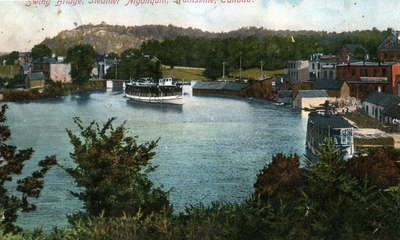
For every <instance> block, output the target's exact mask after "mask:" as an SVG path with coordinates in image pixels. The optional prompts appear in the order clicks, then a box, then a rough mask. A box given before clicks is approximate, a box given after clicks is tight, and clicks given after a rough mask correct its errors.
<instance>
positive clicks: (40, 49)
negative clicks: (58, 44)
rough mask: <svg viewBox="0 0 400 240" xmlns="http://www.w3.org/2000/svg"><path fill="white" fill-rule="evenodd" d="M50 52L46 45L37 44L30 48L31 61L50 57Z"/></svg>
mask: <svg viewBox="0 0 400 240" xmlns="http://www.w3.org/2000/svg"><path fill="white" fill-rule="evenodd" d="M51 55H52V51H51V49H50V48H49V47H48V46H47V45H46V44H43V43H41V44H38V45H35V46H34V47H33V48H32V59H33V60H36V59H40V58H43V57H51Z"/></svg>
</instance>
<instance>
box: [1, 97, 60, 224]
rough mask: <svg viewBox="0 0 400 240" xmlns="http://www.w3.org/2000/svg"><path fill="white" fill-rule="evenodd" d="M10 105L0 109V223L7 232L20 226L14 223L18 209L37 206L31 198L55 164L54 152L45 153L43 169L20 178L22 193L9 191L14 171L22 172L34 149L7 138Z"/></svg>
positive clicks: (9, 133) (41, 163)
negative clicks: (19, 145) (20, 148)
mask: <svg viewBox="0 0 400 240" xmlns="http://www.w3.org/2000/svg"><path fill="white" fill-rule="evenodd" d="M6 109H7V105H3V106H2V107H1V111H0V210H1V212H2V216H1V218H2V219H1V220H0V221H1V222H0V227H1V228H3V229H4V231H6V232H14V231H18V230H20V229H19V228H18V227H17V226H15V225H14V223H15V221H16V219H17V212H18V211H23V212H30V211H33V210H35V205H34V204H32V203H30V202H29V201H28V199H29V198H38V197H39V195H40V192H41V190H42V189H43V184H44V182H43V178H44V176H45V174H46V173H47V171H48V170H49V169H50V168H51V167H52V166H53V165H55V164H56V158H55V156H51V157H46V158H45V159H44V160H42V161H40V162H39V163H38V165H39V167H40V169H39V170H37V171H35V172H33V173H32V174H31V175H30V176H27V177H24V178H22V179H20V180H18V181H17V188H16V190H17V191H18V192H20V193H21V194H20V195H13V194H10V193H9V192H8V191H7V188H6V187H5V184H6V182H12V181H13V176H14V175H20V174H21V172H22V169H23V168H24V165H25V162H26V161H28V160H30V158H31V156H32V153H33V150H32V149H31V148H29V149H24V150H17V148H16V147H15V146H12V145H8V144H7V143H6V142H7V140H8V139H10V137H11V132H10V129H9V127H8V126H6V125H5V122H6V120H7V119H6Z"/></svg>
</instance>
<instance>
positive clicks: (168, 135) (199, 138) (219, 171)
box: [7, 88, 306, 229]
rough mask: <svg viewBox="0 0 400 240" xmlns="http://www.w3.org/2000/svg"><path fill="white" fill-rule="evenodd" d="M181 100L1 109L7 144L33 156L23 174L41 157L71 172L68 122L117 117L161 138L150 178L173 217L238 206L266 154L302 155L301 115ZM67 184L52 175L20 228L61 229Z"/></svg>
mask: <svg viewBox="0 0 400 240" xmlns="http://www.w3.org/2000/svg"><path fill="white" fill-rule="evenodd" d="M185 91H187V92H188V94H186V95H185V96H184V102H185V103H184V105H183V106H173V105H153V104H143V103H137V102H132V101H131V100H128V99H126V98H124V97H123V95H122V93H120V92H106V91H96V92H86V93H79V94H73V95H70V96H66V97H62V98H60V99H55V100H40V101H32V102H27V103H8V104H9V107H10V108H9V110H8V112H7V116H8V124H9V125H10V128H11V130H12V140H11V141H10V143H12V144H15V145H17V146H18V147H19V148H20V149H22V148H28V147H32V148H33V149H34V150H35V153H34V155H33V157H32V161H30V162H29V163H27V165H26V168H25V171H24V173H25V174H26V173H27V172H30V171H32V170H34V169H35V166H36V163H37V162H38V161H39V160H41V159H43V158H44V156H46V155H53V154H55V155H57V158H58V161H59V162H60V163H61V164H62V165H64V166H67V167H68V166H72V164H73V163H72V161H71V160H70V159H69V152H71V150H72V145H71V144H70V143H69V139H68V136H67V134H66V131H65V129H66V128H68V129H73V130H74V131H76V132H77V128H76V126H74V124H73V120H72V118H73V117H74V116H79V117H81V119H82V120H84V121H85V122H86V123H88V122H89V121H91V120H93V119H96V120H99V121H103V122H104V121H106V120H107V119H108V118H110V117H117V120H116V123H117V124H118V123H122V122H123V121H125V120H126V121H127V123H126V126H127V127H128V128H129V129H130V134H131V135H137V136H139V141H147V140H152V139H157V138H159V137H160V138H161V139H160V142H159V145H158V147H157V148H156V152H157V155H156V157H155V159H154V161H153V162H154V164H156V165H158V166H159V167H158V168H157V170H156V171H155V172H154V173H152V174H151V179H152V180H153V181H154V182H155V184H156V185H163V187H164V189H166V190H168V189H171V193H170V200H171V202H172V203H173V205H174V209H175V211H182V210H183V209H184V207H185V206H187V205H189V204H196V203H199V202H203V203H205V204H209V203H211V202H213V201H229V202H239V201H243V200H244V199H246V197H247V196H248V195H249V194H251V193H252V192H253V184H254V182H255V179H256V174H257V173H258V172H259V170H260V169H261V168H262V167H263V166H264V165H265V164H266V163H267V162H269V161H270V160H271V156H272V155H273V154H276V153H279V152H285V153H297V154H303V153H304V145H305V132H306V117H304V116H302V115H301V114H300V113H299V112H296V111H294V110H293V109H291V108H290V107H284V106H275V105H273V104H272V103H270V102H267V101H248V100H247V99H243V98H231V97H217V96H212V97H211V96H191V94H190V90H189V88H186V90H185ZM74 189H75V185H74V181H73V179H71V177H70V176H69V175H68V174H67V173H65V172H64V170H63V169H61V168H59V167H55V168H53V169H51V170H50V171H49V173H48V175H47V176H46V178H45V188H44V190H43V192H42V195H41V197H40V198H39V199H38V200H35V201H34V202H35V203H36V204H37V207H38V209H37V211H35V212H31V213H24V214H21V215H20V217H19V218H18V224H19V225H20V226H22V227H23V228H25V229H33V228H34V227H40V226H43V227H44V228H45V229H48V228H50V227H52V226H65V225H66V224H67V219H66V215H67V214H71V213H74V212H76V211H79V210H80V209H81V207H82V204H81V202H79V201H78V200H76V199H74V197H72V196H71V195H70V194H69V192H68V191H69V190H74Z"/></svg>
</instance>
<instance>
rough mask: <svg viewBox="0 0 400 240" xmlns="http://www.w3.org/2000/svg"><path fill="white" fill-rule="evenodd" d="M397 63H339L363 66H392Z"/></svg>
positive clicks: (339, 65)
mask: <svg viewBox="0 0 400 240" xmlns="http://www.w3.org/2000/svg"><path fill="white" fill-rule="evenodd" d="M395 64H399V63H398V62H363V61H360V62H350V63H342V64H338V65H337V66H338V67H347V66H350V67H363V66H367V67H378V66H392V65H395Z"/></svg>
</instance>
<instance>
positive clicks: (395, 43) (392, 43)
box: [378, 31, 400, 51]
mask: <svg viewBox="0 0 400 240" xmlns="http://www.w3.org/2000/svg"><path fill="white" fill-rule="evenodd" d="M399 34H400V33H399V32H396V31H393V32H392V33H391V34H390V35H389V36H388V37H386V39H385V40H383V42H382V43H381V44H380V45H379V47H378V49H379V50H389V51H390V50H400V41H399Z"/></svg>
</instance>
